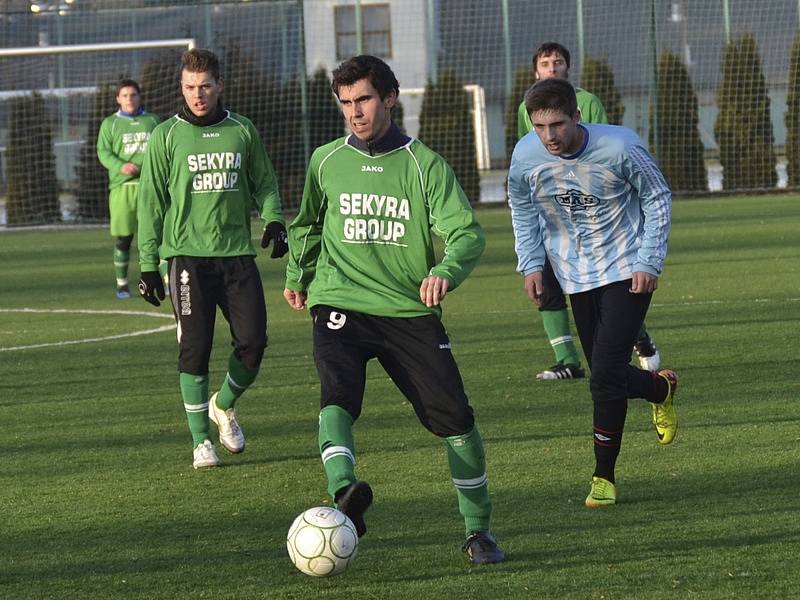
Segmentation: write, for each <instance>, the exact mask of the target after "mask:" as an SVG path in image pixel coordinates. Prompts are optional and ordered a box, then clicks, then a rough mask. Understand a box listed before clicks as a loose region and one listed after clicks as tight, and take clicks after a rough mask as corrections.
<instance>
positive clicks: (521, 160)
mask: <svg viewBox="0 0 800 600" xmlns="http://www.w3.org/2000/svg"><path fill="white" fill-rule="evenodd" d="M579 127H582V128H583V129H584V131H585V132H586V139H585V140H584V145H583V147H582V148H581V149H580V150H579V151H578V152H577V153H576V154H574V155H572V156H565V157H562V156H554V155H552V154H550V153H549V152H548V151H547V149H546V148H545V147H544V145H543V144H542V142H541V141H540V140H539V137H538V136H537V135H536V132H531V133H529V134H527V135H526V136H525V137H523V138H522V139H521V140H520V141H519V142H518V143H517V145H516V147H515V148H514V154H513V156H512V158H511V168H510V170H509V174H508V203H509V205H510V206H511V222H512V225H513V227H514V236H515V238H516V242H515V250H516V252H517V258H518V263H517V271H519V272H520V273H522V275H529V274H531V273H535V272H536V271H541V270H542V269H543V267H544V261H545V260H546V259H547V256H549V257H550V262H551V264H552V266H553V271H554V272H555V275H556V277H557V278H558V281H559V283H561V287H562V288H563V289H564V291H565V292H566V293H568V294H575V293H579V292H585V291H588V290H591V289H595V288H598V287H601V286H604V285H607V284H609V283H614V282H615V281H624V280H626V279H630V278H631V276H632V275H633V273H634V272H639V271H643V272H647V273H650V274H652V275H656V276H658V275H660V274H661V269H662V268H663V266H664V257H665V256H666V254H667V237H668V236H669V230H670V222H671V211H672V192H671V191H670V189H669V186H668V185H667V183H666V181H665V180H664V176H663V175H662V174H661V171H659V169H658V167H657V166H656V165H655V163H654V162H653V159H652V157H651V156H650V154H648V152H647V150H645V148H644V144H643V143H642V141H641V140H640V139H639V137H638V136H637V135H636V134H635V133H634V132H633V131H631V130H630V129H627V128H625V127H618V126H616V125H590V124H586V125H584V124H581V125H579Z"/></svg>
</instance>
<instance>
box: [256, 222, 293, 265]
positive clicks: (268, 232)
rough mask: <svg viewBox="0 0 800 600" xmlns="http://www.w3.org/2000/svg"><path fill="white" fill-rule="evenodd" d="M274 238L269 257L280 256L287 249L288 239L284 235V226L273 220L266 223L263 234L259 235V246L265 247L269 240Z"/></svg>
mask: <svg viewBox="0 0 800 600" xmlns="http://www.w3.org/2000/svg"><path fill="white" fill-rule="evenodd" d="M273 240H275V242H274V243H273V245H272V254H270V255H269V257H270V258H280V257H281V256H283V255H284V254H286V253H287V252H288V251H289V239H288V238H287V237H286V227H284V226H283V223H278V221H273V222H272V223H267V226H266V227H264V235H262V236H261V247H262V248H266V247H267V246H269V243H270V242H271V241H273Z"/></svg>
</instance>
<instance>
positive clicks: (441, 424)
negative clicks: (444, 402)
mask: <svg viewBox="0 0 800 600" xmlns="http://www.w3.org/2000/svg"><path fill="white" fill-rule="evenodd" d="M421 422H422V425H423V426H424V427H425V429H427V430H428V431H430V432H431V433H432V434H433V435H435V436H436V437H440V438H448V437H453V436H456V435H465V434H467V433H469V432H470V431H472V430H473V429H474V428H475V417H474V416H473V414H472V409H471V408H469V406H467V407H466V408H465V409H464V410H460V411H458V412H457V413H455V414H451V415H447V418H446V419H436V420H422V419H421Z"/></svg>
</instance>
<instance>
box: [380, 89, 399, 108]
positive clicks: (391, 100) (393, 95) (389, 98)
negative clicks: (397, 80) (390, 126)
mask: <svg viewBox="0 0 800 600" xmlns="http://www.w3.org/2000/svg"><path fill="white" fill-rule="evenodd" d="M395 104H397V92H396V91H394V90H392V91H390V92H389V93H388V94H386V97H385V98H384V99H383V105H384V106H385V107H386V108H388V109H390V110H391V109H392V108H394V105H395Z"/></svg>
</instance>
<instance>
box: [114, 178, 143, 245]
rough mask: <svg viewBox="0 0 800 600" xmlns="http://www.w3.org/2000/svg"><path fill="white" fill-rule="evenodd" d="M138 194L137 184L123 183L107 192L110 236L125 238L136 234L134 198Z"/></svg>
mask: <svg viewBox="0 0 800 600" xmlns="http://www.w3.org/2000/svg"><path fill="white" fill-rule="evenodd" d="M138 194H139V184H138V183H125V184H123V185H120V186H118V187H115V188H114V189H113V190H110V191H109V192H108V211H109V213H111V235H112V236H114V237H125V236H128V235H134V234H135V233H136V197H137V196H138Z"/></svg>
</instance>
